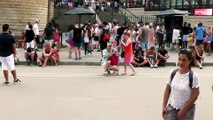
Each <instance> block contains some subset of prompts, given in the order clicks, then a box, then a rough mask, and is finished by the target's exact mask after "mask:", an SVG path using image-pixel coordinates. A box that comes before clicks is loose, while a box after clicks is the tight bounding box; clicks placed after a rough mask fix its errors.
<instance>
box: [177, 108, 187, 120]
mask: <svg viewBox="0 0 213 120" xmlns="http://www.w3.org/2000/svg"><path fill="white" fill-rule="evenodd" d="M184 115H185V113H184V112H183V111H182V110H180V111H179V112H178V114H177V118H178V120H183V118H184Z"/></svg>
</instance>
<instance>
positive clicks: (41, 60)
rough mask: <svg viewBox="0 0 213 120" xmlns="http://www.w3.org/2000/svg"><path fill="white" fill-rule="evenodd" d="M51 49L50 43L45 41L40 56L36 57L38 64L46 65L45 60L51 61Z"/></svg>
mask: <svg viewBox="0 0 213 120" xmlns="http://www.w3.org/2000/svg"><path fill="white" fill-rule="evenodd" d="M52 51H53V49H52V48H51V45H50V43H48V42H47V43H45V45H44V48H43V50H42V56H41V57H38V59H37V62H38V65H39V66H42V67H46V65H47V62H48V61H51V55H52Z"/></svg>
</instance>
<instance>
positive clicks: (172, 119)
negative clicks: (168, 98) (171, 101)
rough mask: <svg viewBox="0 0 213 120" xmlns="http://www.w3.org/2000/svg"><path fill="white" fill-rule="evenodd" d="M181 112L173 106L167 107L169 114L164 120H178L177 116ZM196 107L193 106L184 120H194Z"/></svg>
mask: <svg viewBox="0 0 213 120" xmlns="http://www.w3.org/2000/svg"><path fill="white" fill-rule="evenodd" d="M179 111H180V110H177V109H175V108H173V107H172V106H171V105H168V106H167V114H165V115H164V120H178V119H177V114H178V112H179ZM194 116H195V105H193V106H192V107H191V108H190V109H189V111H188V112H187V113H186V114H185V116H184V119H183V120H194Z"/></svg>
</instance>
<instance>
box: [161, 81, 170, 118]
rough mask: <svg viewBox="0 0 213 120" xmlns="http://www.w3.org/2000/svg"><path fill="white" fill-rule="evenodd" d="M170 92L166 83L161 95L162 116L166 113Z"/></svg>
mask: <svg viewBox="0 0 213 120" xmlns="http://www.w3.org/2000/svg"><path fill="white" fill-rule="evenodd" d="M170 92H171V87H170V85H169V84H167V85H166V88H165V91H164V95H163V104H162V116H164V115H165V114H166V113H167V108H166V106H167V103H168V100H169V96H170Z"/></svg>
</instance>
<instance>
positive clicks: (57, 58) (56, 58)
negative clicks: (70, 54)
mask: <svg viewBox="0 0 213 120" xmlns="http://www.w3.org/2000/svg"><path fill="white" fill-rule="evenodd" d="M59 61H60V54H59V51H58V48H57V47H56V46H55V47H54V48H53V52H52V56H51V63H52V65H53V62H54V65H58V63H59Z"/></svg>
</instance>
